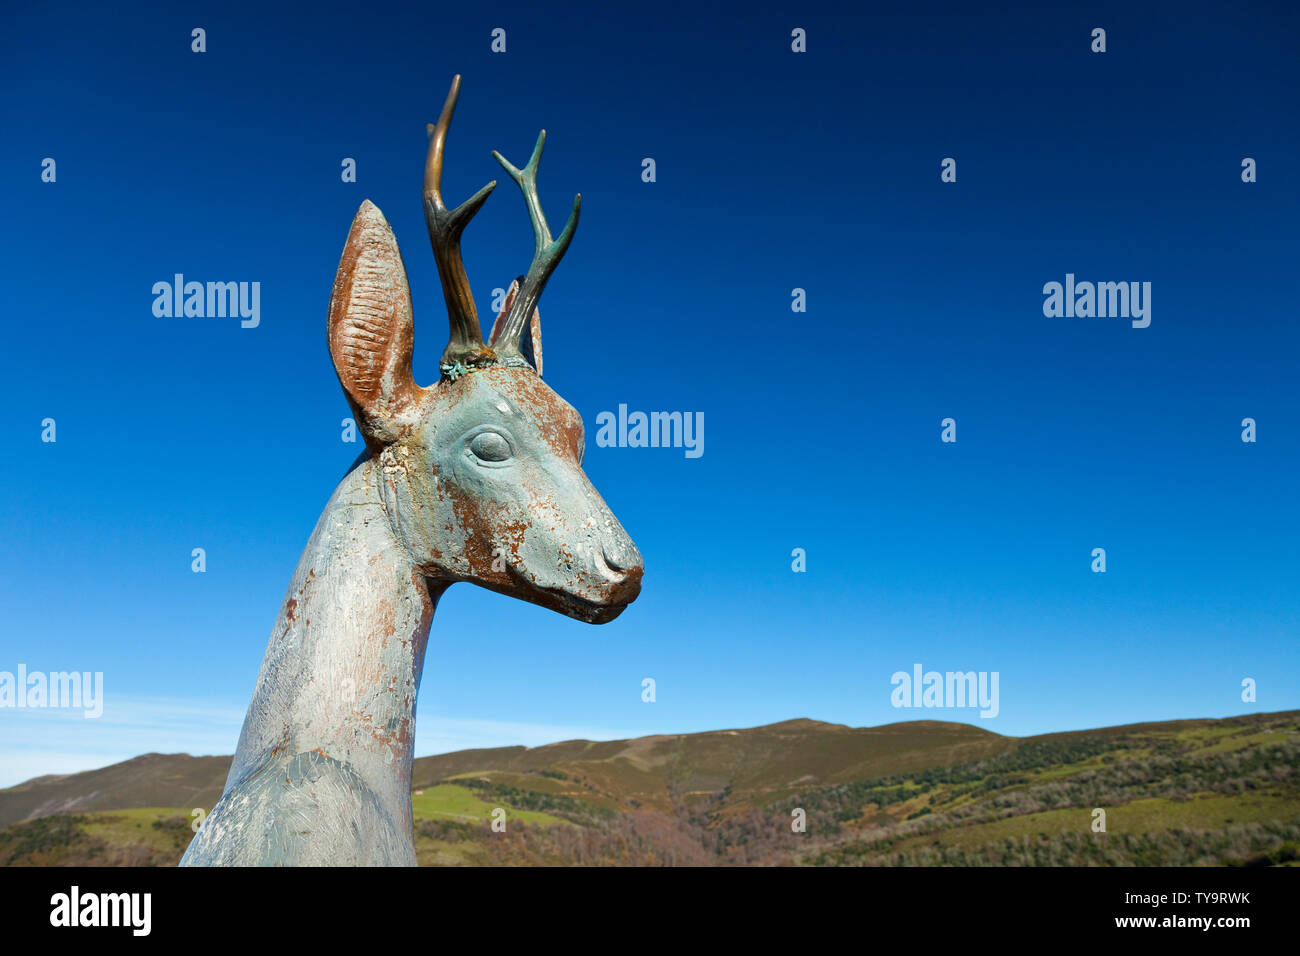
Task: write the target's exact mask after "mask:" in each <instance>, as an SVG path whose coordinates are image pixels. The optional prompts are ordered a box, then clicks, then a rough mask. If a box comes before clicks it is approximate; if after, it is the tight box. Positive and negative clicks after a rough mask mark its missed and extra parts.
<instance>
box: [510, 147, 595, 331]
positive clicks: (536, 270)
mask: <svg viewBox="0 0 1300 956" xmlns="http://www.w3.org/2000/svg"><path fill="white" fill-rule="evenodd" d="M545 145H546V130H542V131H541V133H540V134H538V136H537V145H536V146H534V147H533V155H532V156H531V157H530V158H529V160H528V163H527V165H525V166H524V168H523V169H516V168H515V167H514V166H512V165H511V164H510V162H509V161H508V160H507V159H506V158H505V157H504V156H502V155H501V154H500V153H498V152H497V151H496V150H495V149H494V150H493V151H492V155H493V156H495V157H496V160H497V162H498V163H500V164H501V168H502V169H504V170H505V171H506V172H507V173H509V174H510V178H511V179H513V180H514V181H515V182H516V183H518V184H519V191H520V192H522V193H523V194H524V203H525V204H526V205H527V206H528V217H529V218H530V219H531V220H532V222H533V236H534V238H535V239H536V248H535V251H534V252H533V262H532V265H530V266H529V267H528V274H527V275H526V276H525V277H524V280H523V282H522V283H521V284H520V288H519V293H518V295H516V296H515V300H514V302H513V303H512V304H511V306H510V314H509V315H507V316H506V321H505V325H504V326H503V327H502V329H501V334H500V336H499V339H498V341H499V342H500V345H501V347H502V348H504V349H508V350H512V351H515V352H517V351H518V350H519V339H520V336H521V335H522V334H523V330H524V326H525V325H526V324H527V322H528V318H529V316H531V315H532V314H533V310H534V309H535V308H537V300H538V299H540V298H541V297H542V290H543V289H544V288H546V282H547V280H548V279H550V277H551V273H552V272H554V271H555V267H556V266H557V265H559V264H560V260H561V259H562V258H564V253H565V251H566V250H567V249H568V248H569V243H570V242H572V241H573V233H574V231H575V230H576V229H577V228H578V215H579V213H580V212H581V210H582V193H578V195H576V196H574V197H573V211H572V212H570V213H569V221H568V222H566V223H565V224H564V229H562V230H561V231H560V235H559V237H558V238H556V239H554V240H552V239H551V230H550V227H548V226H547V225H546V215H545V214H544V213H543V212H542V201H541V199H540V198H539V197H538V195H537V166H538V164H539V163H540V162H541V158H542V147H543V146H545Z"/></svg>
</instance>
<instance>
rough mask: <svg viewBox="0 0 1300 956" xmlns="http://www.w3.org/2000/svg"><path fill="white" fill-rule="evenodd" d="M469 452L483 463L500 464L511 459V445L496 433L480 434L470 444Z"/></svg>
mask: <svg viewBox="0 0 1300 956" xmlns="http://www.w3.org/2000/svg"><path fill="white" fill-rule="evenodd" d="M469 450H470V451H471V452H473V453H474V457H475V458H478V459H481V460H482V461H492V462H500V461H506V460H508V459H509V458H510V443H509V442H508V441H506V440H505V439H504V438H503V437H502V436H500V435H498V434H497V433H496V432H479V433H478V434H477V435H475V436H474V440H473V441H471V442H470V443H469Z"/></svg>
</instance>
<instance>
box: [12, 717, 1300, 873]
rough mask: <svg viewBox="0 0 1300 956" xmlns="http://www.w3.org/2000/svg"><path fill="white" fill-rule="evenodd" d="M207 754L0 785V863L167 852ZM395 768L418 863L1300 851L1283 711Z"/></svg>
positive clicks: (204, 787) (850, 734)
mask: <svg viewBox="0 0 1300 956" xmlns="http://www.w3.org/2000/svg"><path fill="white" fill-rule="evenodd" d="M229 765H230V758H229V757H191V756H189V755H187V754H170V755H166V754H146V755H144V756H142V757H136V758H135V759H133V760H128V761H125V762H124V763H120V764H115V765H113V766H111V767H104V768H102V769H99V770H92V771H88V772H86V773H78V774H68V775H61V776H46V777H38V778H36V779H33V780H29V781H27V782H26V783H23V784H20V785H19V786H17V787H12V788H9V789H7V790H0V864H4V865H16V864H37V865H59V864H100V865H124V864H125V865H165V864H173V863H175V862H176V860H177V859H179V856H180V854H181V852H183V850H184V848H185V846H186V845H187V844H188V842H189V840H190V839H191V837H192V827H191V823H192V820H191V815H192V811H193V810H194V809H195V808H207V809H210V808H211V806H212V805H213V804H214V803H215V802H216V800H217V798H218V796H219V795H220V792H221V788H222V785H223V783H224V781H225V776H226V772H227V770H228V768H229ZM412 783H413V789H414V791H415V793H414V797H413V802H414V809H415V818H416V831H417V847H416V849H417V854H418V856H419V859H420V862H421V864H423V865H439V864H445V865H457V864H524V865H527V864H564V863H595V864H608V865H620V864H682V865H716V864H742V865H744V864H771V863H786V864H789V863H802V864H814V865H970V864H975V865H990V864H991V865H1018V864H1023V865H1059V864H1065V865H1080V864H1096V865H1114V864H1128V865H1154V864H1164V865H1189V864H1196V863H1200V864H1216V863H1217V864H1224V863H1249V864H1260V865H1263V864H1269V863H1276V864H1283V865H1292V864H1293V863H1295V861H1297V860H1300V711H1289V712H1284V713H1275V714H1256V715H1248V716H1242V717H1233V718H1227V719H1224V720H1208V719H1207V720H1180V721H1168V722H1162V723H1147V724H1131V725H1127V726H1123V727H1110V728H1101V729H1097V730H1085V731H1074V732H1070V733H1058V734H1045V735H1040V736H1035V737H1025V738H1016V737H1003V736H1000V735H998V734H995V733H991V732H989V731H986V730H983V729H981V728H979V727H975V726H971V725H969V724H956V723H945V722H942V721H909V722H906V723H897V724H888V725H885V726H882V727H865V728H864V727H858V728H854V727H846V726H844V725H841V724H829V723H823V722H821V721H815V720H807V719H799V720H789V721H784V722H782V723H778V724H769V725H766V726H763V727H752V728H746V729H734V730H717V731H710V732H706V733H695V734H664V735H655V736H651V737H638V738H634V739H631V740H615V741H602V742H594V741H589V740H570V741H563V742H561V743H556V744H549V745H547V746H544V747H535V748H527V747H501V748H494V749H486V750H463V751H458V752H456V753H451V754H441V755H438V756H433V757H422V758H420V759H418V760H416V761H415V769H414V773H413V777H412ZM496 808H505V809H506V811H507V815H508V820H509V821H510V822H509V826H508V831H507V833H493V832H492V831H491V829H490V828H489V827H488V826H487V821H488V820H489V817H490V815H491V813H492V811H493V810H494V809H496ZM1098 810H1103V811H1105V814H1106V816H1105V820H1106V822H1107V827H1106V830H1105V831H1104V832H1102V831H1096V830H1094V822H1095V820H1096V819H1097V813H1096V811H1098ZM800 820H802V824H799V823H798V822H797V821H800Z"/></svg>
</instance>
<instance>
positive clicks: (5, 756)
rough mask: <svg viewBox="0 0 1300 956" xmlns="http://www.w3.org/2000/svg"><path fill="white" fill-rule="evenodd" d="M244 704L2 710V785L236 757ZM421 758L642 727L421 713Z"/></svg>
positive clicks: (125, 700) (141, 701) (155, 701)
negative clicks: (165, 757)
mask: <svg viewBox="0 0 1300 956" xmlns="http://www.w3.org/2000/svg"><path fill="white" fill-rule="evenodd" d="M244 712H245V710H244V707H242V706H239V707H235V706H231V705H226V704H221V703H207V702H197V703H196V702H195V701H192V700H172V699H167V698H149V697H117V696H115V697H113V698H112V700H111V706H105V708H104V713H103V714H102V715H101V716H100V717H98V718H92V719H87V718H86V717H84V716H83V715H82V711H81V710H71V709H70V710H60V709H52V708H39V709H27V708H22V709H18V708H10V707H5V708H3V709H0V788H4V787H12V786H14V785H16V784H19V783H22V782H24V781H26V780H30V779H32V778H33V777H41V776H45V775H47V774H69V773H81V772H82V771H86V770H96V769H98V768H100V767H106V766H109V765H110V764H115V763H121V762H122V761H124V760H130V759H131V758H132V757H138V756H140V755H141V754H146V753H188V754H193V755H196V756H198V755H204V754H233V753H234V752H235V746H236V744H238V742H239V730H240V727H241V726H242V725H243V722H244ZM416 728H417V729H416V738H415V755H416V756H417V757H427V756H430V755H432V754H440V753H449V752H451V751H454V750H476V749H480V748H486V747H513V746H519V745H522V746H525V747H538V746H542V745H544V744H550V743H556V742H558V741H561V740H573V739H575V738H585V739H587V740H617V739H620V738H624V737H633V736H637V734H638V733H639V732H636V731H624V730H611V729H609V728H603V727H585V726H584V727H579V726H567V725H562V724H528V723H515V722H510V721H497V720H479V719H475V718H466V717H446V716H442V715H440V714H425V715H421V716H418V718H417V721H416Z"/></svg>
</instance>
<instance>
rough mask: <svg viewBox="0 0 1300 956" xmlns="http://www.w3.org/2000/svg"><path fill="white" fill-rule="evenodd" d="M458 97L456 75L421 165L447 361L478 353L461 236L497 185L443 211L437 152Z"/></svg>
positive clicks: (480, 338)
mask: <svg viewBox="0 0 1300 956" xmlns="http://www.w3.org/2000/svg"><path fill="white" fill-rule="evenodd" d="M459 95H460V74H459V73H458V74H456V76H455V78H453V79H452V81H451V91H450V92H448V94H447V101H446V102H445V103H443V105H442V114H441V115H440V116H439V117H438V123H437V125H436V126H430V127H429V128H428V133H429V154H428V158H427V159H426V160H425V164H424V218H425V221H426V222H427V223H428V226H429V241H430V243H432V245H433V258H434V261H435V262H437V264H438V276H439V278H440V279H441V280H442V294H443V298H445V299H446V300H447V320H448V322H449V323H450V325H451V337H450V338H449V340H448V342H447V348H446V350H445V351H444V352H443V361H444V363H445V362H446V361H448V360H452V361H455V362H459V361H461V360H462V359H464V358H466V357H469V356H472V355H473V354H474V353H477V352H482V351H483V333H482V331H481V330H480V329H479V324H478V310H477V309H476V308H475V307H474V293H473V292H472V291H471V290H470V286H469V277H468V276H466V275H465V263H464V261H463V260H462V259H461V255H460V236H461V233H462V232H463V231H464V230H465V226H466V225H468V223H469V221H470V220H471V219H472V218H474V214H475V213H476V212H478V211H479V209H480V208H481V207H482V205H483V203H485V202H486V201H487V198H488V195H489V194H490V193H491V192H492V190H493V189H495V188H496V185H497V183H496V180H495V179H494V180H492V182H490V183H488V184H487V185H486V186H484V187H483V188H482V189H480V190H479V191H478V192H476V193H475V194H474V195H473V196H471V197H470V198H469V199H467V200H465V201H464V202H463V203H461V204H460V205H459V206H457V207H456V208H455V209H452V210H448V209H447V206H446V205H445V204H444V203H443V201H442V153H443V147H444V145H445V144H446V142H447V128H448V127H449V126H451V117H452V114H453V113H455V112H456V98H457V97H458V96H459Z"/></svg>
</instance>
